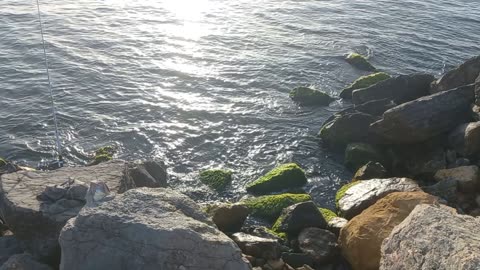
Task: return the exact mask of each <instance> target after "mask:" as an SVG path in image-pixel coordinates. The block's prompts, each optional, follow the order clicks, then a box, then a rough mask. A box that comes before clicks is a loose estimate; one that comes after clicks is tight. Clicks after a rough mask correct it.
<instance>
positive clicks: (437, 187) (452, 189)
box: [422, 179, 458, 204]
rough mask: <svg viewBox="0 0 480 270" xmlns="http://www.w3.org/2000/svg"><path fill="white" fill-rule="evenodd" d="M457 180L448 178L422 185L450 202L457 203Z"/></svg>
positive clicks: (426, 189) (431, 192) (430, 192)
mask: <svg viewBox="0 0 480 270" xmlns="http://www.w3.org/2000/svg"><path fill="white" fill-rule="evenodd" d="M457 186H458V184H457V181H456V180H453V179H446V180H443V181H440V182H438V183H436V184H434V185H431V186H427V187H422V189H423V190H424V191H425V192H427V193H429V194H432V195H434V196H437V197H439V198H442V199H444V200H446V201H447V202H448V203H449V204H455V203H456V201H457Z"/></svg>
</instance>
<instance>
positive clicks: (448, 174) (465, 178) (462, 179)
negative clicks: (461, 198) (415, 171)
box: [434, 165, 480, 193]
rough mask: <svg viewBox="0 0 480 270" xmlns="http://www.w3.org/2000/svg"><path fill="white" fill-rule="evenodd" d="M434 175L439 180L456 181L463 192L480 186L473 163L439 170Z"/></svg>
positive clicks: (469, 191)
mask: <svg viewBox="0 0 480 270" xmlns="http://www.w3.org/2000/svg"><path fill="white" fill-rule="evenodd" d="M434 177H435V180H437V181H439V182H440V181H448V180H455V181H457V185H458V189H459V190H460V191H462V192H465V193H472V192H475V191H476V190H477V189H478V188H479V186H480V185H479V184H480V175H479V170H478V167H477V166H475V165H472V166H462V167H457V168H452V169H444V170H439V171H437V173H435V176H434Z"/></svg>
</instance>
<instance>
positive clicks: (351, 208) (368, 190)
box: [338, 178, 420, 219]
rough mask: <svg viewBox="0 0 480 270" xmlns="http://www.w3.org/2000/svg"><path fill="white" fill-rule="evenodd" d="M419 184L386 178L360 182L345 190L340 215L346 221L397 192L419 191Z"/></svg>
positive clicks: (402, 179)
mask: <svg viewBox="0 0 480 270" xmlns="http://www.w3.org/2000/svg"><path fill="white" fill-rule="evenodd" d="M419 189H420V188H419V187H418V185H417V183H415V181H413V180H412V179H409V178H386V179H371V180H365V181H359V182H358V184H356V185H353V186H351V187H350V188H348V189H347V190H345V192H344V194H343V196H342V197H341V198H340V199H339V201H338V210H339V213H340V214H341V215H342V216H343V217H345V218H346V219H351V218H352V217H354V216H356V215H358V214H360V213H361V212H362V211H363V210H365V209H367V208H368V207H369V206H370V205H372V204H374V203H375V202H376V201H377V200H379V199H381V198H383V197H385V196H386V195H387V194H389V193H392V192H397V191H416V190H419Z"/></svg>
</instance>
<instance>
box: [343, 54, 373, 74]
mask: <svg viewBox="0 0 480 270" xmlns="http://www.w3.org/2000/svg"><path fill="white" fill-rule="evenodd" d="M345 61H347V63H349V64H350V65H352V66H354V67H355V68H358V69H360V70H363V71H375V70H376V69H375V67H374V66H372V64H370V62H368V60H367V58H365V56H363V55H360V54H358V53H350V54H348V55H347V56H346V57H345Z"/></svg>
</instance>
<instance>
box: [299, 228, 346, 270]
mask: <svg viewBox="0 0 480 270" xmlns="http://www.w3.org/2000/svg"><path fill="white" fill-rule="evenodd" d="M298 246H299V249H300V250H301V251H302V252H303V253H305V254H307V255H309V256H310V257H312V258H313V261H314V262H315V263H316V264H318V265H320V264H325V263H328V262H331V261H333V260H334V259H335V258H336V257H337V256H338V255H339V253H340V250H339V248H338V244H337V236H335V234H333V233H332V232H330V231H327V230H322V229H319V228H306V229H304V230H302V232H301V233H300V235H299V236H298Z"/></svg>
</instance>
